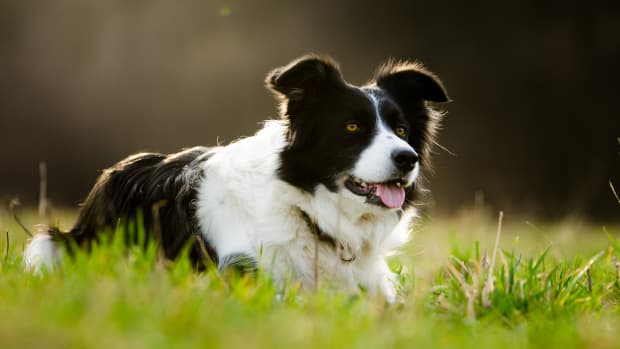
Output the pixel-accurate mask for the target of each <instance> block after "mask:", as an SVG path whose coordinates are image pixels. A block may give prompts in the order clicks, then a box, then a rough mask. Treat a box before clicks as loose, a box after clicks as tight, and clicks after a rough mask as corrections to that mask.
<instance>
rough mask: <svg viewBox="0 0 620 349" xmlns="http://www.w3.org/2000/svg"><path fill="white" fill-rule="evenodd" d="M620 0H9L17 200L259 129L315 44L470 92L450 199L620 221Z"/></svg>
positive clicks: (4, 193)
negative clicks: (407, 64) (415, 63)
mask: <svg viewBox="0 0 620 349" xmlns="http://www.w3.org/2000/svg"><path fill="white" fill-rule="evenodd" d="M614 3H616V4H617V3H618V2H617V1H615V2H611V1H610V2H607V3H603V2H596V1H590V2H583V1H582V2H576V1H573V2H569V1H534V0H530V1H527V0H525V1H458V0H454V1H424V2H415V1H402V2H393V1H359V0H358V1H299V2H293V1H229V2H218V1H204V0H200V1H198V0H196V1H163V0H162V1H137V0H135V1H95V0H91V1H87V0H75V1H67V0H55V1H27V0H23V1H8V0H5V1H2V2H0V197H1V198H3V201H7V200H8V198H10V197H11V196H12V195H19V197H20V198H21V200H22V202H24V203H26V204H35V203H36V198H37V191H38V162H39V161H41V160H44V161H46V162H47V164H48V171H49V190H48V195H49V197H50V199H51V200H52V201H53V203H54V204H55V205H57V206H58V205H70V206H73V205H75V204H76V203H78V202H79V201H80V200H81V199H82V198H84V197H85V195H86V193H87V191H88V190H89V188H90V186H91V185H92V183H93V182H94V180H95V178H96V176H97V173H98V170H100V169H103V168H105V167H107V166H109V165H111V164H112V163H114V162H116V161H117V160H119V159H120V158H122V157H124V156H126V155H128V154H130V153H133V152H136V151H143V150H150V151H159V152H174V151H177V150H179V149H180V148H182V147H187V146H192V145H198V144H201V145H213V144H215V143H216V142H217V141H218V140H219V141H220V142H223V143H226V142H228V141H231V140H233V139H235V138H237V137H239V136H242V135H251V134H252V133H253V132H254V131H255V130H256V129H257V127H258V122H259V121H260V120H263V119H265V118H269V117H273V116H275V114H276V111H275V103H274V101H273V99H272V97H271V96H270V95H269V93H268V92H267V91H266V90H265V89H264V87H263V78H264V76H265V74H266V72H267V71H268V70H270V69H271V68H274V67H276V66H279V65H283V64H285V63H287V62H288V61H290V60H291V59H293V58H295V57H297V56H299V55H301V54H304V53H308V52H317V53H326V54H330V55H332V56H334V57H335V58H336V59H337V60H338V61H339V62H340V63H341V65H342V68H343V72H344V75H345V78H346V79H347V80H348V81H350V82H352V83H355V84H361V83H363V82H365V81H366V80H367V79H368V78H369V77H370V76H371V74H372V72H373V71H374V69H375V68H376V66H377V65H379V64H380V63H381V62H383V61H384V60H385V59H386V58H388V57H397V58H408V59H417V60H420V61H422V62H424V63H425V64H426V65H427V66H428V67H429V68H430V69H431V70H433V71H435V72H436V73H437V74H438V75H439V76H440V77H441V78H442V79H443V81H444V83H445V85H446V87H447V88H448V91H449V93H450V95H451V97H452V99H453V100H454V101H453V102H452V103H451V104H449V105H447V106H446V109H447V110H448V112H449V113H448V115H447V118H446V120H445V123H444V126H445V129H444V130H443V131H442V132H441V135H440V143H441V144H442V145H443V146H445V147H446V148H447V149H449V150H450V151H452V152H453V153H455V154H456V156H453V155H450V154H449V153H448V152H446V151H443V150H440V149H437V154H436V157H435V169H436V171H435V172H436V173H435V175H434V176H433V178H432V185H431V188H432V190H433V193H434V195H433V201H432V202H433V204H432V205H431V207H433V208H434V209H435V210H437V212H442V213H452V212H454V211H455V210H457V209H459V208H461V207H466V206H470V205H472V204H473V203H474V201H475V198H476V197H477V198H478V199H479V200H480V199H482V198H484V201H485V203H486V204H487V205H488V207H490V208H492V209H494V210H495V209H504V210H507V211H509V212H525V213H527V214H531V215H535V216H540V217H547V218H557V217H561V216H564V215H567V214H578V215H585V216H589V217H591V218H599V219H607V218H613V217H616V218H617V217H619V216H620V214H619V213H620V205H619V204H618V203H617V202H615V199H614V198H613V195H612V193H611V190H610V188H609V180H610V179H611V180H613V181H615V183H616V186H617V187H620V158H619V157H618V150H619V149H620V145H619V144H618V140H617V137H618V136H620V113H619V112H618V105H617V104H618V103H617V96H618V92H619V89H618V85H619V83H620V69H619V64H620V11H619V9H618V5H614Z"/></svg>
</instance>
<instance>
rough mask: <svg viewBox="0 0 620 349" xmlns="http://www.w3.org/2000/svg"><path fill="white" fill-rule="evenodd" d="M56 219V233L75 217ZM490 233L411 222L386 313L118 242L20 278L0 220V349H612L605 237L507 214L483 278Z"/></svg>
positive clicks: (615, 324)
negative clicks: (195, 267) (396, 298)
mask: <svg viewBox="0 0 620 349" xmlns="http://www.w3.org/2000/svg"><path fill="white" fill-rule="evenodd" d="M56 217H57V218H56V222H57V223H58V224H59V225H60V226H61V227H67V226H69V225H70V224H71V223H72V220H73V218H74V212H72V211H68V212H61V213H60V214H57V216H56ZM22 220H23V221H24V223H25V224H26V225H27V226H28V227H32V226H33V225H34V224H36V223H37V222H39V221H40V220H39V219H38V218H37V217H36V215H35V214H34V213H31V212H24V213H23V215H22ZM496 224H497V223H496V221H495V219H494V218H491V217H489V215H487V214H485V213H484V212H466V213H463V214H461V215H458V216H456V217H452V218H449V219H446V218H441V217H435V218H432V219H426V220H423V221H422V222H420V223H419V224H418V227H417V229H416V231H417V232H416V235H415V236H414V238H413V240H412V242H411V243H410V244H409V245H408V247H407V248H406V249H405V250H404V251H403V252H404V253H403V254H402V255H400V256H396V257H395V258H394V259H393V260H391V263H392V266H393V268H394V269H395V270H399V271H400V274H401V280H402V283H403V302H402V303H401V304H398V305H391V306H387V305H385V304H384V303H383V302H381V301H380V300H377V299H373V298H371V297H368V296H364V295H360V296H351V295H347V294H341V293H338V292H337V291H334V290H332V289H327V288H323V289H320V290H318V291H317V292H316V293H315V292H313V291H305V290H300V289H298V287H297V285H295V284H294V283H293V284H290V285H287V287H286V289H285V290H278V289H277V288H276V287H275V286H274V285H273V283H272V282H271V281H270V280H269V277H268V275H263V274H261V275H259V276H258V278H257V279H250V278H227V279H224V278H222V277H220V276H219V275H217V274H216V273H214V272H207V273H201V274H197V273H194V272H193V271H192V269H191V267H190V265H189V264H188V263H187V262H185V261H184V260H179V261H177V262H174V263H170V262H166V261H163V260H161V259H160V258H159V257H158V254H157V250H156V249H155V248H149V249H147V250H142V249H138V248H130V249H126V248H123V247H122V244H120V243H119V241H118V240H115V241H109V242H106V243H104V244H102V245H101V246H98V247H96V248H95V249H94V250H93V251H92V253H90V254H85V253H78V255H77V257H76V259H75V260H74V261H65V266H64V268H62V269H61V270H59V271H56V272H54V273H46V274H45V275H43V276H34V275H30V274H28V273H25V272H24V271H23V270H22V267H21V253H22V251H23V247H24V245H25V242H26V240H27V236H26V234H25V233H23V231H22V230H21V228H19V226H18V225H17V224H16V223H15V221H14V220H13V218H12V217H11V216H10V215H9V214H8V212H5V211H0V258H1V259H0V315H1V316H0V348H20V349H25V348H40V347H45V348H68V347H72V348H73V347H78V348H79V347H88V348H201V347H207V348H208V347H231V348H236V347H239V348H254V347H268V348H271V347H295V348H349V347H354V348H355V347H368V348H375V347H405V348H409V347H417V348H433V347H445V348H472V347H475V348H527V347H533V348H559V347H562V348H618V347H620V307H619V304H620V284H619V281H618V277H619V275H618V273H619V272H620V266H619V264H618V257H619V251H620V245H619V243H618V241H617V240H616V239H617V238H618V237H620V230H619V229H618V228H617V227H607V228H604V227H602V226H596V225H589V224H586V223H583V222H581V221H579V220H567V221H564V222H559V223H555V224H539V223H537V222H527V221H526V220H524V219H519V218H514V217H511V216H508V217H507V218H506V220H505V222H504V227H503V228H502V230H501V239H500V241H499V248H498V249H497V254H496V257H495V263H494V267H493V268H492V269H491V265H492V264H493V262H492V260H493V253H494V251H495V249H494V245H495V238H496V229H497V228H496ZM5 232H8V237H9V242H10V246H9V249H8V253H7V254H6V255H5V249H6V239H5V236H4V235H5ZM5 257H6V258H5ZM489 275H491V277H492V278H493V280H494V282H493V283H489V282H488V278H489Z"/></svg>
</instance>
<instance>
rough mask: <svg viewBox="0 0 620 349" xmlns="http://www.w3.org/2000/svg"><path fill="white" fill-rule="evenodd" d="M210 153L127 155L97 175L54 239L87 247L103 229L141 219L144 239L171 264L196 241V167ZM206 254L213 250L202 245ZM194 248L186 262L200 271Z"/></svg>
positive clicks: (196, 246)
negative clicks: (76, 212)
mask: <svg viewBox="0 0 620 349" xmlns="http://www.w3.org/2000/svg"><path fill="white" fill-rule="evenodd" d="M209 154H210V150H209V149H208V148H204V147H195V148H191V149H187V150H184V151H182V152H179V153H175V154H170V155H163V154H157V153H141V154H136V155H132V156H130V157H128V158H126V159H124V160H122V161H120V162H119V163H117V164H116V165H114V166H112V167H110V168H108V169H106V170H104V171H103V173H102V174H101V176H100V177H99V179H98V180H97V182H96V183H95V185H94V186H93V189H92V190H91V192H90V193H89V194H88V197H87V198H86V201H85V202H84V204H83V207H82V210H81V212H80V215H79V217H78V220H77V222H76V223H75V225H74V227H73V229H71V230H70V231H69V232H68V234H61V233H60V232H58V231H53V232H52V235H53V236H54V237H55V238H56V240H62V241H65V242H71V243H68V244H66V245H68V246H67V248H70V247H71V245H72V243H75V244H77V245H78V246H84V247H88V246H89V245H90V244H91V243H92V242H93V241H95V240H96V239H97V234H99V233H101V232H103V231H105V228H114V227H116V226H117V224H127V222H129V221H131V220H134V219H136V218H137V216H138V215H142V217H143V221H144V228H145V231H146V232H147V234H154V235H157V236H153V235H149V236H147V238H155V239H156V240H157V241H158V243H159V244H160V245H161V247H162V249H163V252H164V255H165V256H166V257H167V258H170V259H174V258H175V257H177V255H178V254H179V252H180V251H181V249H182V248H183V247H185V246H186V244H187V243H188V242H189V241H190V239H192V237H193V236H196V238H200V236H201V235H200V234H199V228H198V226H197V222H196V215H195V200H196V189H197V188H196V187H197V185H198V183H199V181H200V180H201V179H202V177H203V176H204V174H203V173H202V170H201V167H200V164H201V163H202V162H204V161H206V160H207V159H208V158H209ZM203 243H204V245H203V246H204V247H205V248H206V250H207V254H208V255H209V256H210V257H211V258H213V259H214V260H216V258H215V251H213V249H212V248H210V246H209V245H208V244H207V243H206V242H205V241H203ZM203 254H204V253H203V251H202V248H201V246H200V243H198V242H197V241H194V242H193V244H192V246H191V250H190V257H191V258H192V260H193V261H194V262H195V263H197V266H198V268H203V267H204V262H205V261H204V256H203Z"/></svg>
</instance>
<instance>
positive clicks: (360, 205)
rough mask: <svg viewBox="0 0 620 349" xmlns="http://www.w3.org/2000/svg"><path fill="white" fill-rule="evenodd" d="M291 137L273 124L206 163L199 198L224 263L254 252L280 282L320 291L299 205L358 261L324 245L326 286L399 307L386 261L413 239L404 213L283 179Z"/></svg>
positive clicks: (311, 239)
mask: <svg viewBox="0 0 620 349" xmlns="http://www.w3.org/2000/svg"><path fill="white" fill-rule="evenodd" d="M285 131H286V126H285V125H284V124H283V123H282V122H281V121H268V122H267V123H266V124H265V127H264V128H263V129H261V130H260V131H259V132H258V133H257V134H256V135H255V136H253V137H249V138H245V139H241V140H239V141H237V142H235V143H233V144H231V145H229V146H226V147H223V148H220V149H219V150H218V152H217V153H216V154H215V155H213V157H212V158H211V159H210V160H208V161H207V162H206V163H205V165H204V170H205V180H204V181H203V183H202V184H201V185H200V186H199V188H198V200H197V216H198V219H199V225H200V228H201V231H202V233H203V235H204V237H205V238H206V239H207V241H209V242H210V243H211V244H213V245H214V247H215V249H216V251H218V255H219V256H220V257H222V258H223V257H225V256H226V255H227V254H230V253H240V252H241V253H247V254H250V255H253V256H256V257H257V258H258V259H259V266H260V268H261V269H265V270H268V271H270V272H271V273H272V275H273V276H274V278H275V279H276V280H280V281H284V280H287V279H291V278H292V279H294V280H299V281H301V283H302V284H303V285H304V286H306V287H313V286H314V270H315V269H314V254H315V247H316V246H317V245H315V236H314V235H313V234H312V233H311V231H310V229H309V227H308V225H307V223H306V222H305V221H304V220H303V218H302V217H301V216H300V215H299V214H298V212H297V211H296V207H298V208H300V209H302V210H304V211H305V212H306V213H307V214H308V215H309V216H311V217H313V218H314V219H316V222H317V224H318V225H319V227H320V228H321V230H322V231H324V232H325V233H328V234H330V235H331V236H332V237H334V238H335V239H336V240H337V241H339V242H340V243H342V244H343V245H345V247H346V248H347V249H349V250H350V251H352V252H353V253H354V254H355V256H356V259H355V260H354V261H352V262H344V261H343V260H342V259H341V258H340V255H339V253H338V251H336V250H335V249H334V248H333V247H332V246H330V245H329V244H324V243H319V244H318V249H319V251H318V254H319V259H318V262H319V263H318V271H319V276H320V280H321V282H324V281H325V282H334V283H336V284H337V285H338V287H339V288H341V289H345V290H349V291H357V290H358V287H359V286H363V287H364V288H365V289H367V290H368V291H369V292H371V293H378V294H381V295H383V297H384V298H385V299H386V300H387V301H390V302H392V301H394V300H395V296H396V291H395V284H394V280H395V278H394V274H393V273H392V272H391V271H390V270H389V268H388V266H387V263H386V261H385V257H386V256H387V255H388V254H390V253H391V252H392V249H394V248H397V247H399V246H400V245H401V244H402V243H404V242H406V241H407V237H408V225H407V224H401V225H398V223H399V221H400V220H399V218H398V213H397V210H389V209H385V208H380V207H378V206H374V205H368V204H366V203H364V202H363V200H361V199H360V197H358V196H356V195H353V194H352V193H351V192H350V191H348V190H347V189H344V188H343V186H342V183H339V184H340V185H339V187H340V188H343V189H341V190H339V191H338V192H331V191H329V190H328V189H327V188H325V187H323V186H318V187H317V188H316V190H315V192H314V194H310V193H307V192H304V191H302V190H300V189H299V188H296V187H294V186H292V185H290V184H288V183H286V182H284V181H282V180H280V179H279V178H278V177H277V174H276V171H277V169H278V167H279V156H278V154H279V152H280V151H281V150H282V148H283V147H284V145H285V137H284V135H285ZM342 181H344V178H343V179H342ZM411 214H413V212H411V213H410V214H406V215H404V216H407V218H409V217H410V216H411ZM397 226H399V229H397V230H395V229H394V228H395V227H397ZM259 251H262V255H260V256H259V253H260V252H259Z"/></svg>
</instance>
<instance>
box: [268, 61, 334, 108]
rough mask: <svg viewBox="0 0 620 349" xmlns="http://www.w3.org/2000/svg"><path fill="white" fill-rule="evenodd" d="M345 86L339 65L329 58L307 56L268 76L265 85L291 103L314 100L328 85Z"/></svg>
mask: <svg viewBox="0 0 620 349" xmlns="http://www.w3.org/2000/svg"><path fill="white" fill-rule="evenodd" d="M333 83H341V84H344V80H343V79H342V74H341V73H340V68H339V67H338V64H337V63H336V62H335V61H334V60H332V59H331V58H329V57H326V56H317V55H306V56H303V57H301V58H298V59H296V60H294V61H292V62H291V63H289V64H288V65H286V66H284V67H280V68H276V69H274V70H272V71H271V72H270V73H269V74H267V78H266V79H265V84H266V85H267V87H268V88H269V89H270V90H271V91H273V92H275V93H276V95H278V96H279V97H284V98H286V99H288V100H289V101H298V100H302V99H313V98H314V97H315V96H316V95H317V93H318V92H319V90H320V89H321V88H323V87H325V86H327V85H328V84H333Z"/></svg>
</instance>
